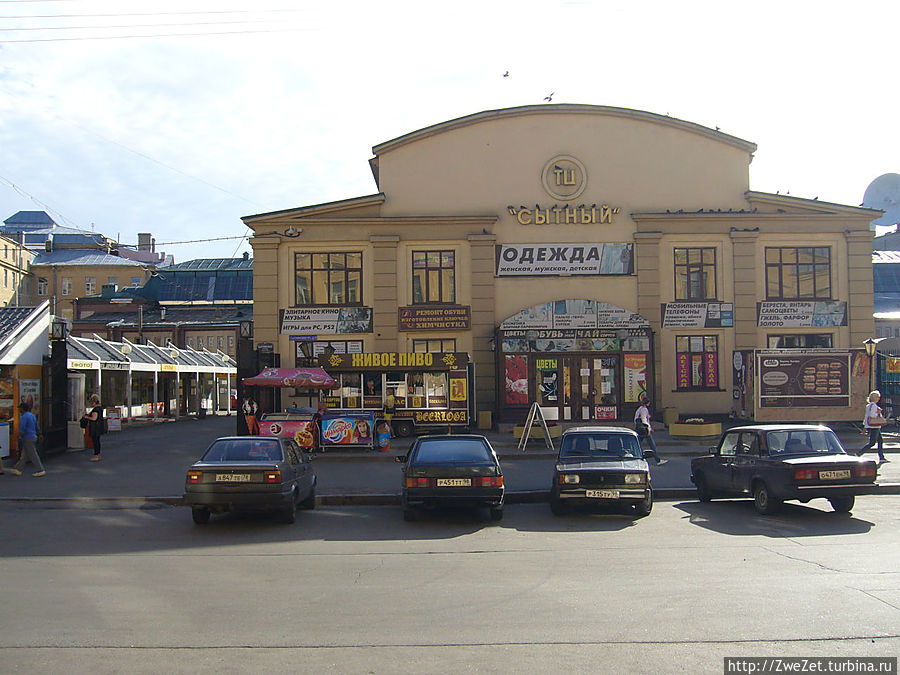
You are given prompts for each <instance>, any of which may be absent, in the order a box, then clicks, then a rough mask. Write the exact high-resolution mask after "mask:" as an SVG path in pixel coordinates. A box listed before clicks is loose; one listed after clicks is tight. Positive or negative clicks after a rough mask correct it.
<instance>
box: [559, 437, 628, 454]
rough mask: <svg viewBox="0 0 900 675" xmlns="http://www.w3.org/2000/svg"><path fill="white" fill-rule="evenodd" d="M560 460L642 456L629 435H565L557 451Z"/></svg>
mask: <svg viewBox="0 0 900 675" xmlns="http://www.w3.org/2000/svg"><path fill="white" fill-rule="evenodd" d="M559 456H560V459H568V458H571V457H626V458H630V459H638V458H640V457H642V456H643V453H642V452H641V447H640V445H639V444H638V439H637V437H636V436H632V435H631V434H604V433H596V434H566V435H565V436H564V437H563V440H562V445H561V446H560V449H559Z"/></svg>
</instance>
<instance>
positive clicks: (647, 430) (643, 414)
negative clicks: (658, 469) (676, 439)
mask: <svg viewBox="0 0 900 675" xmlns="http://www.w3.org/2000/svg"><path fill="white" fill-rule="evenodd" d="M634 430H635V431H637V435H638V438H639V439H640V442H641V447H642V448H643V447H644V440H645V439H646V441H647V443H649V445H650V454H651V455H653V459H655V460H656V465H657V466H661V465H663V464H665V463H666V462H668V461H669V460H667V459H660V458H659V453H658V452H657V451H656V442H655V441H654V440H653V425H652V424H651V423H650V399H646V398H645V399H644V400H642V401H641V404H640V405H639V406H638V409H637V410H636V411H635V412H634Z"/></svg>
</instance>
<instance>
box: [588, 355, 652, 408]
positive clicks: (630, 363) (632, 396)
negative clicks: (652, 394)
mask: <svg viewBox="0 0 900 675" xmlns="http://www.w3.org/2000/svg"><path fill="white" fill-rule="evenodd" d="M624 358H625V373H624V374H625V402H626V403H639V402H640V401H641V399H642V398H643V397H645V396H646V395H647V355H646V354H625V357H624ZM597 419H604V418H600V417H598V418H597Z"/></svg>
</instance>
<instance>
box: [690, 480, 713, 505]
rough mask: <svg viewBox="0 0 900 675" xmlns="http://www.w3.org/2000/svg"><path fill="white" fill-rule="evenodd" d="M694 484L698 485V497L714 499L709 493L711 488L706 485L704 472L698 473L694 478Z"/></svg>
mask: <svg viewBox="0 0 900 675" xmlns="http://www.w3.org/2000/svg"><path fill="white" fill-rule="evenodd" d="M694 485H696V486H697V499H698V500H699V501H701V502H709V501H712V497H711V496H710V494H709V488H708V487H707V486H706V479H705V478H704V477H703V474H702V473H698V474H697V476H696V477H695V478H694Z"/></svg>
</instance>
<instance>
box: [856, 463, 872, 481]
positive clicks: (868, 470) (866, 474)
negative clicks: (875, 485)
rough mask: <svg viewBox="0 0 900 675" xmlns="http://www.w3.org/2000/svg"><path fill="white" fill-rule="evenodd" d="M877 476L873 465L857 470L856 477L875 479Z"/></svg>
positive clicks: (860, 467)
mask: <svg viewBox="0 0 900 675" xmlns="http://www.w3.org/2000/svg"><path fill="white" fill-rule="evenodd" d="M875 474H876V470H875V467H874V466H871V465H863V466H859V467H857V468H856V475H857V476H859V477H860V478H874V477H875Z"/></svg>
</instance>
